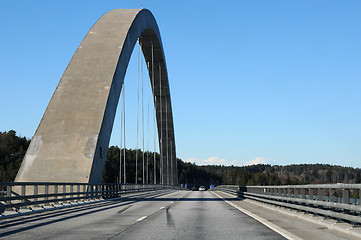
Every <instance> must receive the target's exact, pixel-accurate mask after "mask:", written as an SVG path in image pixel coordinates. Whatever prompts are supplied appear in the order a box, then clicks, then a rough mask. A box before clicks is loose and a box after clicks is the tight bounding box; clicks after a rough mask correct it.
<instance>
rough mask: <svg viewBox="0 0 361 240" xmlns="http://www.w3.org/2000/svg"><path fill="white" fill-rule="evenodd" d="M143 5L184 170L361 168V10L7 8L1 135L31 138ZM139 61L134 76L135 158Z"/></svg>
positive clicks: (343, 5) (343, 6)
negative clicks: (82, 56) (95, 37)
mask: <svg viewBox="0 0 361 240" xmlns="http://www.w3.org/2000/svg"><path fill="white" fill-rule="evenodd" d="M140 3H142V6H143V8H147V9H149V10H151V11H152V12H153V14H154V15H155V18H156V19H157V22H158V25H159V28H160V31H161V35H162V39H163V46H164V49H165V54H166V59H167V66H168V74H169V79H170V86H171V97H172V104H173V115H174V125H175V134H176V145H177V156H178V157H179V158H181V159H183V160H186V161H193V162H196V163H198V164H206V163H211V164H225V165H229V164H234V165H244V164H250V163H270V164H281V165H287V164H300V163H325V164H337V165H343V166H353V167H361V147H360V141H361V108H360V106H361V81H360V80H361V77H360V76H361V57H360V56H361V44H360V43H361V28H360V25H361V14H360V10H361V2H360V1H331V0H327V1H286V0H285V1H277V0H275V1H269V0H264V1H261V0H259V1H241V0H234V1H189V0H184V1H177V2H176V1H149V0H147V1H146V0H145V1H134V0H133V1H119V0H118V1H83V0H78V1H64V0H63V1H5V0H0V26H1V38H0V53H1V58H0V66H1V67H0V70H1V71H0V89H1V93H0V110H1V117H0V131H8V130H10V129H14V130H16V131H17V132H18V133H19V134H21V135H22V136H26V137H28V138H31V137H32V135H33V134H34V132H35V130H36V128H37V126H38V124H39V122H40V119H41V117H42V115H43V113H44V111H45V108H46V106H47V104H48V102H49V100H50V98H51V96H52V94H53V92H54V90H55V87H56V85H57V84H58V81H59V79H60V78H61V75H62V73H63V72H64V70H65V68H66V66H67V64H68V63H69V61H70V59H71V57H72V55H73V54H74V52H75V50H76V49H77V47H78V45H79V44H80V42H81V41H82V39H83V37H84V36H85V34H86V33H87V32H88V30H89V29H90V28H91V26H92V25H93V24H94V23H95V22H96V20H98V19H99V18H100V17H101V16H102V15H103V14H104V13H106V12H107V11H109V10H111V9H114V8H139V4H140ZM136 52H137V50H136V49H135V51H134V54H133V57H132V60H131V64H130V66H129V69H128V72H127V76H126V84H127V86H126V88H127V96H126V102H127V106H126V109H127V133H128V134H127V143H128V144H127V147H131V148H134V147H135V145H136V143H135V142H136V140H135V135H136V134H135V125H136V124H135V122H136V120H135V119H136V110H134V109H136V84H137V56H136ZM145 106H146V105H145ZM117 119H118V120H116V122H115V127H114V130H113V132H114V134H113V136H112V140H111V144H113V145H119V141H118V140H117V139H119V132H120V127H119V116H117ZM151 126H152V124H151ZM150 133H151V135H152V130H150ZM152 141H153V140H150V142H151V143H152ZM150 148H151V149H152V148H153V147H150Z"/></svg>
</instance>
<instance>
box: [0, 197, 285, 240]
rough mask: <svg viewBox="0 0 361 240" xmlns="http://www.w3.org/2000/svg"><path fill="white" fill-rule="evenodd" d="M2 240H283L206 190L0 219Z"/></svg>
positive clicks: (108, 202)
mask: <svg viewBox="0 0 361 240" xmlns="http://www.w3.org/2000/svg"><path fill="white" fill-rule="evenodd" d="M225 200H227V199H225ZM228 200H230V201H234V200H235V199H234V198H233V197H230V198H229V199H228ZM0 237H2V238H4V239H133V240H134V239H252V240H258V239H260V240H261V239H276V240H277V239H285V238H284V237H283V236H281V235H280V234H278V233H276V232H275V231H273V230H271V229H270V228H268V227H266V226H265V225H263V224H261V223H260V222H258V221H257V220H255V219H253V218H251V217H249V216H247V215H246V214H244V213H243V212H241V211H239V210H238V209H237V208H235V207H233V206H231V205H229V204H228V203H226V202H225V201H224V200H223V199H221V198H219V197H217V196H216V195H215V194H213V193H211V192H208V191H201V192H198V191H197V192H185V191H174V192H167V193H158V194H156V195H147V196H144V197H142V198H129V199H127V200H116V201H106V202H100V203H94V204H90V205H83V206H78V207H71V208H67V209H61V210H53V211H49V212H44V213H40V214H32V215H29V216H22V217H16V218H13V219H3V220H0Z"/></svg>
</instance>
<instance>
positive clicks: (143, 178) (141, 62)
mask: <svg viewBox="0 0 361 240" xmlns="http://www.w3.org/2000/svg"><path fill="white" fill-rule="evenodd" d="M140 64H141V68H140V69H141V70H140V72H141V83H142V142H143V177H142V180H143V184H145V176H144V91H143V85H144V84H143V58H142V59H141V61H140Z"/></svg>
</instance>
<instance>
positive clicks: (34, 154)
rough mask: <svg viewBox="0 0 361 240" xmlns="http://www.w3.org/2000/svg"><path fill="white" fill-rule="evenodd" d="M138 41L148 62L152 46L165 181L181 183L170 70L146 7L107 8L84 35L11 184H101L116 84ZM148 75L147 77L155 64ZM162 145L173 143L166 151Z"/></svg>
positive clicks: (117, 92) (118, 88)
mask: <svg viewBox="0 0 361 240" xmlns="http://www.w3.org/2000/svg"><path fill="white" fill-rule="evenodd" d="M138 37H139V38H140V40H141V42H142V51H143V54H144V56H145V59H146V61H147V62H150V64H151V43H152V42H153V46H154V65H155V66H154V76H155V84H154V85H155V86H154V92H153V95H154V96H155V99H156V100H155V108H156V118H157V126H158V136H165V137H164V138H163V139H159V143H161V142H162V143H163V144H162V145H161V144H160V146H163V147H162V149H163V150H162V151H161V152H162V156H163V159H164V164H163V166H164V167H163V169H162V172H163V183H164V184H171V185H177V184H178V176H177V167H176V164H177V163H176V150H175V142H174V128H173V117H172V106H171V100H170V94H169V84H168V74H167V67H166V63H165V57H164V51H163V46H162V41H161V37H160V33H159V29H158V26H157V23H156V21H155V19H154V17H153V15H152V13H151V12H150V11H148V10H146V9H144V10H139V9H134V10H133V9H127V10H124V9H116V10H112V11H110V12H108V13H106V14H105V15H103V16H102V17H101V18H100V19H99V20H98V21H97V22H96V23H95V24H94V26H93V27H92V28H91V29H90V30H89V32H88V33H87V35H86V36H85V38H84V39H83V41H82V42H81V44H80V45H79V47H78V49H77V50H76V52H75V54H74V55H73V57H72V59H71V60H70V63H69V65H68V66H67V68H66V70H65V71H64V73H63V76H62V77H61V79H60V81H59V84H58V86H57V88H56V90H55V92H54V94H53V96H52V98H51V100H50V102H49V104H48V106H47V109H46V111H45V113H44V115H43V118H42V120H41V121H40V124H39V126H38V128H37V130H36V132H35V135H34V137H33V139H32V141H31V144H30V147H29V149H28V151H27V153H26V155H25V158H24V160H23V162H22V164H21V168H20V170H19V172H18V174H17V176H16V179H15V181H16V182H79V183H99V182H101V179H102V173H103V169H104V164H105V160H106V156H107V150H108V146H109V141H110V136H111V131H112V128H113V123H114V118H115V112H116V108H117V105H118V101H119V96H120V92H121V86H122V84H123V82H124V77H125V73H126V70H127V67H128V62H129V59H130V57H131V54H132V52H133V48H134V46H135V43H136V41H137V39H138ZM159 66H161V68H160V69H161V72H159ZM148 70H149V75H150V76H151V75H152V67H151V66H150V67H149V69H148ZM160 74H161V76H162V77H161V78H162V79H161V86H162V89H161V92H162V95H161V96H160V87H159V86H160V78H159V76H160ZM160 98H162V111H161V109H160ZM166 109H167V111H166ZM161 112H162V117H161V116H160V113H161ZM161 119H162V120H163V121H161ZM166 123H167V126H166ZM167 142H168V144H169V145H168V146H172V147H171V148H168V149H169V150H168V151H166V143H167ZM167 154H168V158H167ZM167 159H169V161H168V162H167V161H166V160H167ZM171 166H172V167H173V169H171V171H170V174H169V176H168V175H167V168H168V170H169V168H170V167H171Z"/></svg>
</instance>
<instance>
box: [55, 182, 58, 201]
mask: <svg viewBox="0 0 361 240" xmlns="http://www.w3.org/2000/svg"><path fill="white" fill-rule="evenodd" d="M57 199H58V185H57V184H55V185H54V200H57ZM54 203H57V201H54Z"/></svg>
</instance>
